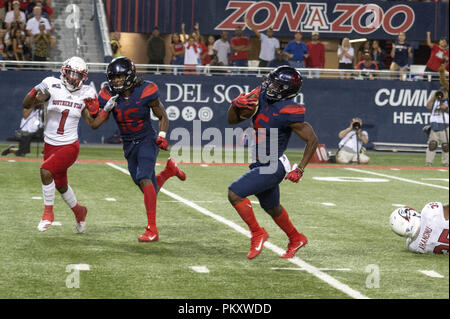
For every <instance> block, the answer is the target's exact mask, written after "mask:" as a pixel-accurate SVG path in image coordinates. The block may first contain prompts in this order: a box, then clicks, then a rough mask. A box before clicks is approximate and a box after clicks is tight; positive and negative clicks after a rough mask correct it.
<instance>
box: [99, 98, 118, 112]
mask: <svg viewBox="0 0 450 319" xmlns="http://www.w3.org/2000/svg"><path fill="white" fill-rule="evenodd" d="M118 97H119V94H117V95H114V96H113V97H112V98H110V99H109V100H108V102H106V104H105V107H104V108H103V109H104V110H105V111H106V112H109V111H111V110H112V109H113V108H115V107H116V105H117V102H116V100H117V98H118Z"/></svg>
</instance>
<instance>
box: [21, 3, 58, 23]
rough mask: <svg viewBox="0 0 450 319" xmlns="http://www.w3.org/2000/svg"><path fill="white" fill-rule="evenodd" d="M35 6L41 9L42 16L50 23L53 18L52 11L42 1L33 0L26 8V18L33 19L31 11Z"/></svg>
mask: <svg viewBox="0 0 450 319" xmlns="http://www.w3.org/2000/svg"><path fill="white" fill-rule="evenodd" d="M35 6H38V7H41V8H42V16H43V17H44V18H46V19H47V20H48V21H51V19H52V16H53V9H52V8H51V7H50V6H49V5H47V3H45V1H42V0H33V1H31V2H30V3H29V4H28V6H27V11H26V16H27V19H31V18H32V17H33V9H34V7H35Z"/></svg>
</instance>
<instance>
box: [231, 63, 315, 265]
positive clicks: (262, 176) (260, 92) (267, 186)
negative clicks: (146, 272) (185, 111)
mask: <svg viewBox="0 0 450 319" xmlns="http://www.w3.org/2000/svg"><path fill="white" fill-rule="evenodd" d="M301 86H302V76H301V74H300V73H299V72H297V71H296V70H295V69H294V68H292V67H289V66H281V67H278V68H277V69H275V70H273V71H272V72H270V74H269V76H268V78H267V80H265V81H264V82H263V83H262V86H260V87H257V88H256V89H254V90H253V91H252V92H250V93H249V94H244V93H242V94H241V95H239V96H238V97H237V98H236V99H235V100H233V103H232V104H231V105H230V108H229V109H228V122H229V123H230V124H236V123H239V122H241V121H242V120H244V119H245V118H248V117H250V116H252V124H253V128H254V134H255V136H254V137H255V138H256V141H253V142H252V154H253V156H254V157H253V158H252V163H251V165H250V171H248V172H247V173H245V174H244V175H242V176H241V177H240V178H239V179H237V180H236V181H234V182H233V183H232V184H231V185H230V186H229V189H228V199H229V201H230V203H231V205H233V207H234V208H235V209H236V210H237V212H238V213H239V215H240V216H241V218H242V219H243V220H244V221H245V222H246V223H247V225H248V227H249V228H250V231H251V234H252V237H251V246H250V251H249V253H248V255H247V257H248V258H250V259H252V258H255V257H256V256H258V255H259V254H260V253H261V250H262V247H263V244H264V242H265V241H266V240H267V238H268V237H269V235H268V234H267V231H266V230H265V229H264V228H262V227H260V226H259V224H258V222H257V220H256V218H255V214H254V212H253V209H252V205H251V203H250V200H249V199H248V198H247V197H248V196H250V195H255V196H256V197H257V198H258V199H259V203H260V204H261V207H262V208H263V209H264V210H265V211H266V212H267V213H268V214H269V215H270V216H271V217H272V218H273V220H274V221H275V223H276V224H277V225H278V226H279V227H280V228H281V229H282V230H283V231H284V232H285V233H286V235H287V236H288V238H289V244H288V248H287V250H286V252H285V253H284V254H283V255H282V256H281V257H282V258H291V257H293V256H294V255H295V253H296V252H297V250H298V249H300V248H301V247H302V246H304V245H306V243H307V242H308V240H307V238H306V236H305V235H303V234H301V233H299V232H298V231H297V230H296V229H295V227H294V226H293V225H292V223H291V221H290V219H289V216H288V213H287V212H286V210H285V209H284V208H283V206H281V205H280V189H279V184H280V183H281V182H282V181H283V179H288V180H290V181H292V182H294V183H298V181H299V180H300V178H301V177H302V176H303V173H304V169H305V167H306V165H307V164H308V162H309V161H310V159H311V158H312V156H313V155H314V152H315V151H316V147H317V143H318V142H317V136H316V134H315V133H314V130H313V128H312V127H311V125H310V124H308V123H307V122H305V121H304V117H305V108H304V107H303V106H301V105H298V104H297V103H295V102H294V101H293V100H292V99H293V98H294V97H295V96H296V95H297V94H298V93H299V91H300V88H301ZM273 132H275V134H272V133H273ZM292 132H295V134H297V135H298V136H299V137H300V138H301V139H302V140H304V141H305V142H306V146H305V150H304V153H303V157H302V159H301V162H300V164H298V167H296V168H294V169H292V170H291V166H290V163H289V160H288V158H287V157H286V155H284V154H283V153H284V151H285V150H286V148H287V145H288V142H289V138H290V136H291V133H292ZM274 147H275V148H276V147H278V149H277V151H276V152H275V150H272V149H271V148H274ZM272 151H273V153H274V154H275V156H274V157H273V158H272V159H271V160H269V161H263V160H262V157H270V155H269V154H273V153H272ZM271 161H272V163H273V162H275V163H274V164H275V165H274V166H275V169H274V171H273V172H270V173H268V172H266V169H267V168H268V166H270V165H271V163H270V162H271ZM286 174H287V175H286Z"/></svg>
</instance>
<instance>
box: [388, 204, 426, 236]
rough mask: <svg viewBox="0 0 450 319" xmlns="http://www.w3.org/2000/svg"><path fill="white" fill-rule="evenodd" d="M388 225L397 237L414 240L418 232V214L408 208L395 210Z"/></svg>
mask: <svg viewBox="0 0 450 319" xmlns="http://www.w3.org/2000/svg"><path fill="white" fill-rule="evenodd" d="M389 224H390V226H391V229H392V231H393V232H394V233H396V234H397V235H399V236H402V237H409V238H415V237H416V236H417V235H418V234H419V231H420V212H418V211H415V210H414V209H413V208H411V207H408V206H405V207H401V208H397V209H396V210H394V211H393V212H392V214H391V217H390V218H389Z"/></svg>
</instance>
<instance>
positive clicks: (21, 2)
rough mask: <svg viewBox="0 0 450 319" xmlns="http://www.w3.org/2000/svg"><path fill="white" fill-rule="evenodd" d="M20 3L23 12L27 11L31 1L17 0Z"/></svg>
mask: <svg viewBox="0 0 450 319" xmlns="http://www.w3.org/2000/svg"><path fill="white" fill-rule="evenodd" d="M17 1H19V3H20V10H22V11H23V12H25V11H27V7H28V5H29V4H30V2H31V1H30V0H17Z"/></svg>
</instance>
